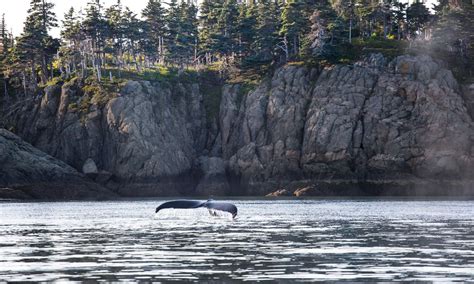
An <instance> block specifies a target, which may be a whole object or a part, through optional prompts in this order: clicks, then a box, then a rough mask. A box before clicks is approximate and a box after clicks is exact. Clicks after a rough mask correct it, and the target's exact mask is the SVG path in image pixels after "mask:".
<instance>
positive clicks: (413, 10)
mask: <svg viewBox="0 0 474 284" xmlns="http://www.w3.org/2000/svg"><path fill="white" fill-rule="evenodd" d="M406 13H407V14H406V16H407V24H408V31H409V33H410V35H413V36H416V35H418V34H421V33H422V32H424V31H425V28H426V27H427V24H428V22H429V21H430V19H431V14H430V11H429V10H428V8H426V6H425V4H424V3H423V2H421V1H416V2H414V3H413V4H411V5H410V7H408V9H407V12H406Z"/></svg>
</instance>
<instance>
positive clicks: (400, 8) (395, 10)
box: [392, 0, 408, 40]
mask: <svg viewBox="0 0 474 284" xmlns="http://www.w3.org/2000/svg"><path fill="white" fill-rule="evenodd" d="M392 5H393V7H392V15H393V18H394V23H395V28H396V30H397V38H398V40H401V39H402V38H403V37H404V30H405V27H404V26H405V21H406V8H407V6H408V3H404V2H402V1H400V0H393V3H392Z"/></svg>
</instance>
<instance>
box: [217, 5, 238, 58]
mask: <svg viewBox="0 0 474 284" xmlns="http://www.w3.org/2000/svg"><path fill="white" fill-rule="evenodd" d="M238 16H239V12H238V8H237V1H236V0H226V1H224V3H223V4H222V8H221V9H220V13H218V18H217V31H216V33H215V34H214V40H215V41H214V42H215V43H214V46H213V50H214V51H217V52H218V53H219V54H221V55H222V56H224V59H225V60H227V58H228V56H232V57H233V56H234V55H235V52H236V51H237V46H238V33H237V32H238V31H237V27H238Z"/></svg>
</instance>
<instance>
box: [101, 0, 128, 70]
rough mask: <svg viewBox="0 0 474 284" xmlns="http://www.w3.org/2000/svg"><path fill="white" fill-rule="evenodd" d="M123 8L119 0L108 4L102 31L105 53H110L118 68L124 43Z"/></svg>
mask: <svg viewBox="0 0 474 284" xmlns="http://www.w3.org/2000/svg"><path fill="white" fill-rule="evenodd" d="M123 16H124V15H123V8H122V3H121V1H120V0H117V3H116V4H114V5H112V6H110V7H109V8H107V9H106V11H105V21H106V23H107V24H106V25H105V27H106V30H105V31H104V38H105V39H106V43H105V50H104V52H105V53H110V54H112V58H113V59H114V63H115V65H117V66H118V67H119V69H120V67H121V56H122V54H123V45H124V40H125V39H124V30H123V26H122V22H123Z"/></svg>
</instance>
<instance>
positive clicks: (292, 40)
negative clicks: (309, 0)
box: [280, 0, 308, 55]
mask: <svg viewBox="0 0 474 284" xmlns="http://www.w3.org/2000/svg"><path fill="white" fill-rule="evenodd" d="M305 8H306V6H305V3H304V2H303V1H298V0H289V1H287V2H286V4H285V6H284V8H283V11H282V14H281V21H282V27H281V30H280V34H281V35H282V36H283V37H285V39H286V41H287V42H288V44H289V49H290V55H298V54H299V51H300V43H301V38H302V36H303V34H304V27H305V25H307V22H308V19H307V18H305V17H304V13H303V11H304V10H305Z"/></svg>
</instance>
